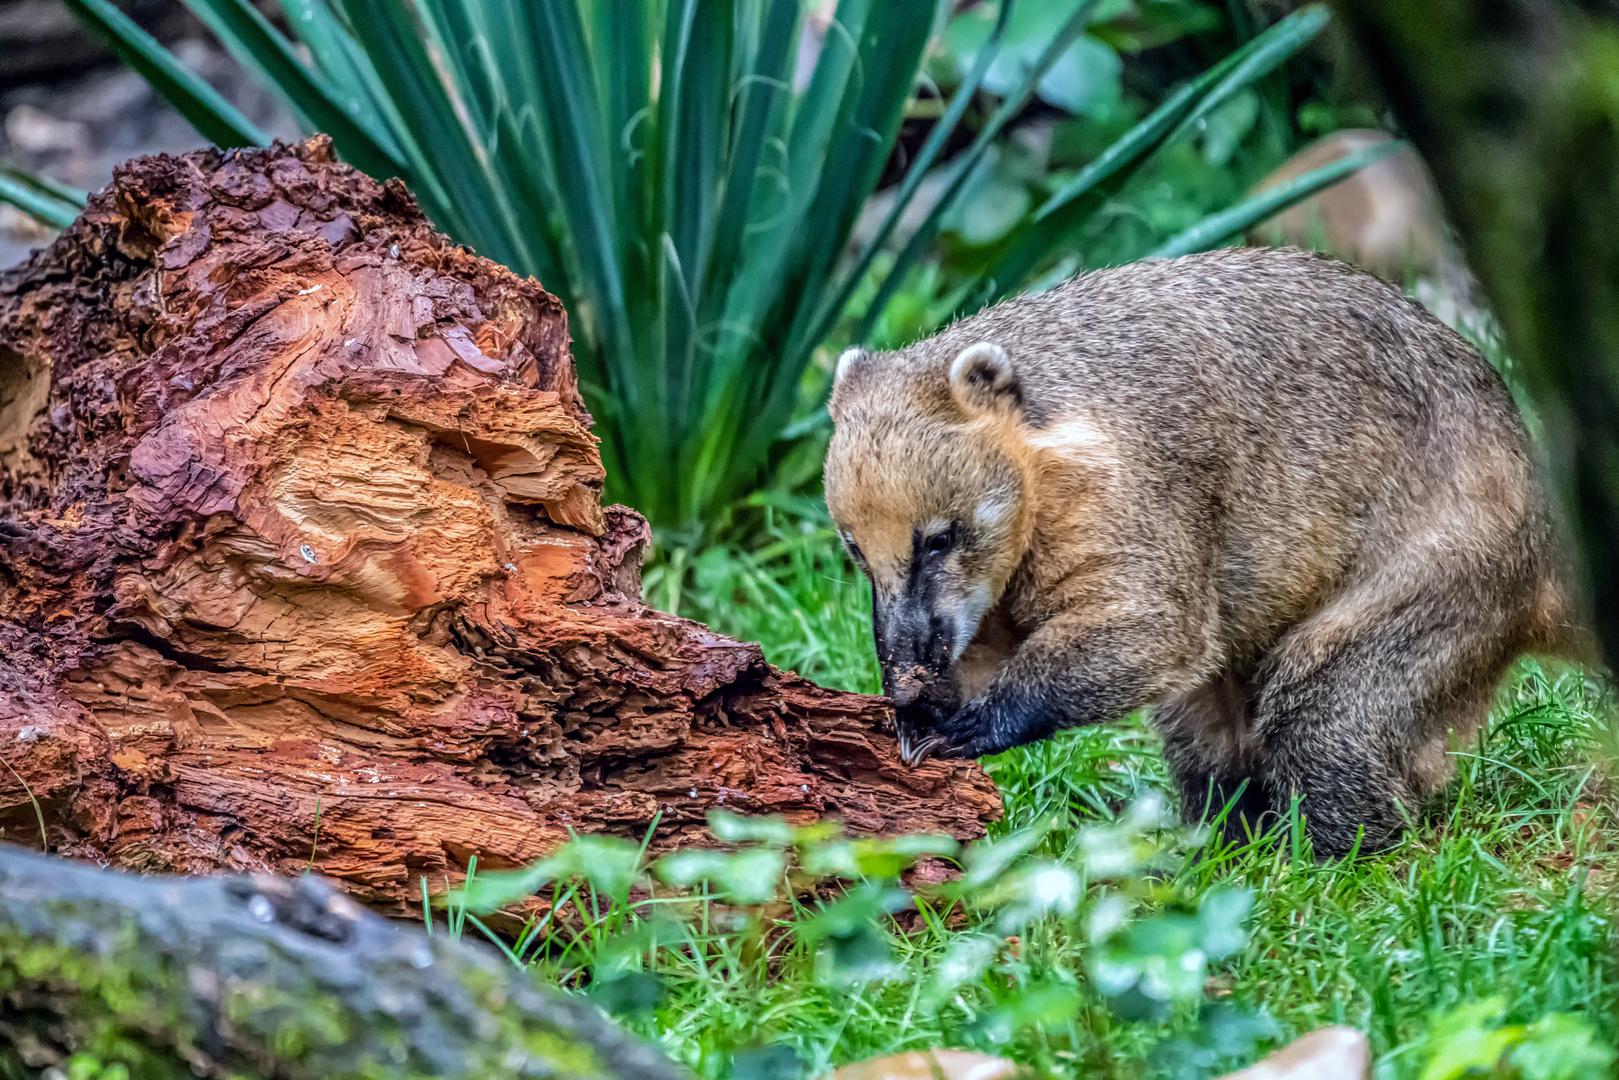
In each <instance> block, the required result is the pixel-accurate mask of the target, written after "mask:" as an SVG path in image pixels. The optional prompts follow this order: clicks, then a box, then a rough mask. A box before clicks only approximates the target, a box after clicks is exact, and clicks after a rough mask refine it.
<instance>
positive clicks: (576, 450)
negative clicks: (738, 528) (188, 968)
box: [0, 138, 1000, 914]
mask: <svg viewBox="0 0 1619 1080" xmlns="http://www.w3.org/2000/svg"><path fill="white" fill-rule="evenodd" d="M602 478H603V473H602V467H601V463H600V460H599V458H598V456H597V453H596V449H595V440H594V438H593V437H592V436H591V434H590V417H589V415H588V413H587V412H586V411H585V407H584V404H583V403H582V401H581V399H580V396H579V392H578V388H577V386H576V383H575V377H574V371H573V367H572V364H571V361H570V359H569V354H568V331H567V324H566V320H565V318H564V314H563V311H562V309H561V307H560V305H559V304H558V302H557V301H556V299H555V298H553V297H552V296H550V295H548V294H547V293H545V292H544V291H543V290H542V289H541V288H540V287H539V285H538V284H537V283H535V282H533V281H532V280H524V279H520V278H518V277H517V276H516V275H514V274H512V273H510V272H509V271H507V270H505V269H503V268H502V267H499V266H497V265H495V264H493V263H491V262H489V261H487V260H484V259H480V258H478V257H476V256H475V255H473V254H472V253H470V252H469V251H467V250H465V249H463V248H460V247H457V246H455V245H454V244H452V243H450V242H449V241H448V240H446V239H445V238H444V237H442V236H440V235H438V234H437V233H435V232H434V231H433V230H432V228H431V227H430V226H429V225H428V223H427V222H426V221H425V220H424V219H423V218H422V216H421V214H420V213H419V212H418V210H417V209H416V206H415V204H414V203H413V201H412V200H411V199H410V197H409V195H408V194H407V193H406V191H405V190H404V189H403V187H401V186H400V185H399V184H398V183H397V182H392V181H390V182H389V183H388V184H386V185H379V184H377V183H375V182H373V181H372V180H370V179H369V178H367V177H365V176H364V175H362V174H360V173H357V172H355V171H353V170H351V169H349V168H347V167H346V166H342V165H339V164H337V163H336V162H335V161H334V160H333V158H332V156H331V153H330V150H329V146H328V144H327V143H326V142H325V141H324V140H322V139H319V138H317V139H314V140H310V141H309V142H307V143H304V144H302V145H299V146H296V147H276V148H273V149H271V150H254V151H240V152H230V153H220V152H217V151H208V152H199V153H195V154H190V155H187V156H184V157H155V158H146V159H140V160H136V161H132V162H130V163H128V164H126V165H124V166H123V167H121V168H120V169H119V170H118V171H117V173H116V175H115V179H114V181H113V183H112V185H111V186H110V187H109V188H108V189H107V190H106V191H103V192H102V193H100V194H98V195H96V196H95V197H94V198H93V199H92V200H91V203H90V206H89V208H88V210H87V211H86V212H85V214H84V215H83V217H81V218H80V220H79V221H78V222H77V223H75V224H74V225H73V226H72V227H71V228H69V229H68V230H67V231H66V232H64V233H63V234H62V236H61V237H60V238H59V239H58V240H57V242H56V243H55V244H54V245H53V246H52V247H50V248H48V249H45V250H43V251H41V252H38V253H36V254H35V256H34V257H33V258H32V259H31V260H30V261H29V262H27V263H25V264H23V265H22V266H20V267H18V268H16V269H14V270H12V271H8V272H6V273H5V274H4V275H3V276H0V761H3V763H4V764H5V766H6V768H5V769H0V838H3V839H6V840H9V841H11V842H13V843H22V844H34V845H38V844H39V843H40V842H41V838H40V825H39V823H38V822H37V820H36V808H37V809H38V810H39V811H40V812H41V813H42V814H43V816H44V830H45V833H46V839H47V840H48V845H49V848H50V850H52V851H54V852H56V853H59V854H63V855H69V856H76V857H81V858H86V859H93V860H99V861H103V862H106V863H109V864H111V865H114V866H118V867H122V868H127V869H134V870H144V871H168V872H179V873H211V872H217V871H227V870H236V871H268V872H281V873H288V874H291V873H297V872H301V871H302V870H303V869H304V868H305V866H306V865H308V864H309V863H310V861H311V857H313V865H314V868H315V869H316V870H317V871H319V872H320V873H321V874H323V875H325V876H327V877H328V878H330V879H331V880H332V881H334V882H335V883H337V884H339V885H340V887H341V888H343V889H345V890H347V891H348V892H349V893H350V894H351V895H353V896H355V897H356V898H357V899H359V900H361V901H363V902H365V903H368V904H371V905H374V906H376V907H378V908H379V909H380V910H382V911H385V912H390V913H394V914H404V913H407V912H409V911H411V910H413V909H412V901H418V902H419V898H420V895H421V892H420V890H421V879H422V878H423V877H424V876H425V877H426V878H427V879H428V881H429V882H430V883H431V885H432V887H433V890H434V891H438V890H440V889H441V888H442V887H443V885H444V882H445V881H446V880H448V881H450V882H452V883H453V882H454V881H456V880H458V879H459V878H460V877H461V876H462V874H463V872H464V870H465V868H466V866H467V864H468V862H469V860H471V859H472V858H473V857H474V856H476V857H477V860H478V866H479V867H480V868H503V867H513V866H517V865H521V864H524V863H527V862H529V861H531V860H533V859H535V858H537V857H539V856H541V855H543V854H545V853H546V852H548V851H550V850H552V849H553V848H554V847H555V846H556V845H557V844H559V843H560V842H562V841H563V840H564V839H565V838H566V837H567V835H568V833H569V831H570V830H580V831H602V832H609V833H616V834H620V835H624V836H628V837H634V838H637V839H639V838H640V837H642V836H643V835H645V834H646V832H647V830H649V829H650V828H651V827H652V826H653V823H654V821H656V822H657V827H656V830H655V834H654V835H653V837H652V840H651V850H652V851H653V852H654V853H656V852H658V851H662V850H667V849H669V848H671V847H674V846H679V845H684V844H701V843H708V842H711V838H710V837H709V836H708V834H707V832H706V825H705V824H704V823H705V820H706V816H707V814H708V812H709V810H710V809H712V808H713V807H716V806H722V805H723V806H725V807H727V808H732V809H735V810H737V811H739V812H742V813H767V812H768V813H780V814H783V815H785V816H786V817H787V818H788V819H789V820H791V821H795V822H803V821H808V820H811V819H817V818H823V817H836V818H839V819H841V820H842V821H843V822H844V824H845V825H846V827H848V828H849V829H850V830H851V831H854V832H860V833H904V832H943V833H949V834H951V835H954V836H956V837H958V838H967V837H972V836H975V835H979V834H981V832H982V830H983V825H982V822H983V821H984V820H985V819H988V818H991V817H993V816H994V815H995V814H996V813H998V811H999V806H1000V804H999V800H998V798H997V796H996V794H995V791H994V787H993V785H992V784H991V783H990V782H989V780H988V778H987V777H986V776H985V775H984V773H983V772H982V771H981V770H980V769H979V768H978V766H977V765H976V764H971V763H961V762H943V763H941V762H933V763H929V764H928V765H927V766H925V767H923V768H921V769H914V770H913V769H909V768H907V767H905V766H904V765H903V764H902V763H901V762H900V760H899V757H898V754H897V748H896V746H895V744H894V742H893V740H892V738H891V737H890V735H889V727H890V717H889V712H888V708H887V706H886V705H885V704H884V702H883V701H882V699H879V698H872V697H865V696H860V695H855V694H848V693H841V692H834V691H829V690H825V689H822V688H819V687H816V686H814V685H813V684H811V683H809V682H807V681H805V680H804V679H801V678H798V677H796V676H794V675H792V674H790V673H784V672H780V671H777V670H774V669H772V668H770V667H769V666H768V665H766V664H765V662H764V660H763V658H762V656H761V653H760V651H759V649H758V647H757V646H755V645H749V644H743V643H740V642H736V641H732V640H729V639H727V638H725V637H722V636H720V635H719V634H716V633H713V632H712V631H710V630H708V629H707V628H706V627H704V626H701V625H699V624H697V623H693V622H690V621H688V620H685V619H680V618H676V617H673V616H670V615H665V614H662V613H659V612H657V611H653V610H651V609H649V608H648V607H646V606H645V605H644V604H643V603H642V602H641V600H640V598H639V574H640V571H639V567H640V560H641V558H642V555H643V553H644V551H645V548H646V545H647V543H648V539H649V532H648V529H647V526H646V523H645V522H644V521H643V520H642V519H641V518H640V517H639V516H638V515H636V514H635V513H634V512H632V511H630V510H627V509H624V508H622V507H608V508H605V509H604V508H603V507H602V506H601V502H600V491H601V484H602Z"/></svg>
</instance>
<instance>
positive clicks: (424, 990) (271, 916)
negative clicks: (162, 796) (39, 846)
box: [0, 846, 682, 1080]
mask: <svg viewBox="0 0 1619 1080" xmlns="http://www.w3.org/2000/svg"><path fill="white" fill-rule="evenodd" d="M74 1054H85V1055H88V1056H90V1057H92V1058H94V1059H96V1060H98V1061H99V1062H101V1063H102V1064H103V1065H110V1064H114V1063H118V1064H123V1065H124V1066H125V1067H127V1068H128V1069H129V1070H130V1074H131V1076H132V1077H134V1078H135V1080H146V1078H153V1080H156V1078H166V1077H173V1076H231V1077H242V1078H244V1080H245V1078H252V1077H288V1078H293V1077H323V1078H325V1077H330V1078H336V1077H348V1076H354V1077H359V1076H384V1075H386V1076H433V1077H446V1078H453V1077H465V1078H467V1080H473V1078H478V1080H482V1078H485V1077H523V1076H533V1077H552V1078H557V1080H563V1078H567V1080H675V1078H677V1077H679V1076H680V1075H682V1074H681V1073H680V1071H679V1070H677V1069H676V1068H674V1066H672V1065H671V1064H669V1062H668V1061H667V1060H666V1059H665V1058H664V1057H663V1056H662V1055H661V1054H660V1053H658V1052H657V1051H656V1050H654V1049H652V1048H651V1047H650V1046H647V1045H646V1044H644V1043H641V1042H638V1041H637V1040H635V1039H633V1038H631V1037H630V1036H628V1035H626V1034H624V1033H623V1032H622V1031H620V1030H619V1029H618V1028H616V1027H614V1026H613V1024H611V1023H610V1022H608V1021H607V1019H606V1018H605V1017H603V1016H602V1015H601V1014H600V1013H599V1012H598V1011H597V1010H596V1009H594V1008H593V1007H592V1006H590V1005H589V1004H587V1003H585V1002H583V1001H579V1000H577V999H574V998H570V997H567V996H566V995H563V994H560V993H557V992H555V991H551V990H546V989H544V988H542V987H540V986H538V985H537V984H535V983H534V981H533V980H532V979H530V978H529V977H528V976H527V975H526V974H524V973H522V972H519V971H517V970H516V969H514V968H512V967H511V966H510V965H509V964H508V963H507V962H506V961H505V960H503V959H501V958H499V957H498V956H496V955H495V954H494V953H493V952H492V951H486V950H482V949H475V948H472V947H469V946H465V945H461V944H458V943H456V942H454V941H451V940H450V939H448V938H446V937H445V936H444V935H442V934H441V935H438V936H437V937H433V938H429V937H428V936H427V935H426V934H424V933H422V932H421V931H419V930H413V929H409V928H406V927H401V926H399V925H398V924H396V923H391V922H389V921H388V920H386V919H383V918H381V917H380V916H377V915H373V914H371V913H370V912H368V911H366V910H364V909H363V908H360V907H359V906H357V905H356V904H354V903H353V902H351V901H350V900H348V899H347V898H346V897H344V896H342V895H341V894H339V893H336V892H334V891H333V890H332V889H331V888H329V887H328V886H327V885H326V884H325V883H323V882H321V881H319V880H318V879H315V878H304V879H302V880H298V881H289V880H286V879H284V878H274V877H251V878H249V877H230V878H215V879H211V880H191V881H176V880H174V879H172V878H140V877H133V876H131V875H127V874H119V873H108V872H105V871H97V870H92V869H90V868H89V867H84V866H78V865H75V864H73V863H70V862H64V861H62V860H60V859H50V858H45V857H42V856H38V855H31V854H25V853H23V852H21V851H19V850H18V849H16V848H8V847H4V846H0V1075H4V1076H21V1075H34V1070H40V1069H44V1068H47V1067H50V1066H65V1065H66V1062H67V1059H68V1058H69V1057H70V1056H72V1055H74Z"/></svg>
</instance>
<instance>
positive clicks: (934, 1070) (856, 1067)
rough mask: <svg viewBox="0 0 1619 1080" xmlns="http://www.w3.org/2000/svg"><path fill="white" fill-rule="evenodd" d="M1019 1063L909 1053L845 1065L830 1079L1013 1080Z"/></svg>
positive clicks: (956, 1053) (955, 1053)
mask: <svg viewBox="0 0 1619 1080" xmlns="http://www.w3.org/2000/svg"><path fill="white" fill-rule="evenodd" d="M1018 1075H1019V1073H1018V1067H1017V1065H1016V1063H1014V1062H1011V1061H1007V1060H1006V1059H1005V1058H995V1057H990V1056H989V1055H988V1054H974V1053H972V1052H970V1051H967V1050H909V1051H907V1052H905V1053H903V1054H890V1055H889V1056H888V1057H880V1058H872V1059H870V1060H869V1061H857V1062H855V1063H854V1064H853V1065H845V1066H844V1067H843V1068H841V1069H839V1070H838V1071H837V1072H835V1073H833V1074H832V1075H831V1077H829V1078H828V1080H1012V1078H1013V1077H1015V1076H1018Z"/></svg>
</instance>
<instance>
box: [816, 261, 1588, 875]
mask: <svg viewBox="0 0 1619 1080" xmlns="http://www.w3.org/2000/svg"><path fill="white" fill-rule="evenodd" d="M830 411H831V415H832V419H833V421H834V425H835V427H834V431H833V435H832V440H831V445H830V449H829V452H828V455H827V461H826V472H825V484H826V501H827V505H828V507H829V508H830V510H831V512H832V516H833V518H834V520H835V522H836V524H837V526H838V529H839V532H840V533H841V535H842V537H843V540H844V543H845V544H846V545H847V547H848V550H849V553H850V555H851V556H852V557H853V558H854V560H855V561H856V562H857V563H858V564H859V566H860V567H861V569H862V570H863V571H864V572H865V573H866V574H867V575H868V576H869V577H870V579H871V583H872V593H873V606H874V624H875V626H874V629H875V637H876V646H877V653H878V658H879V660H880V661H881V664H882V670H883V686H884V691H885V692H886V693H887V694H888V695H889V696H890V697H892V699H893V701H894V703H895V705H896V706H897V707H898V719H897V726H898V728H899V735H900V739H901V744H902V751H903V753H904V754H905V757H906V760H907V761H908V762H910V763H912V764H915V763H917V762H919V761H921V760H922V759H925V758H926V757H927V756H928V755H929V754H936V755H940V756H978V755H983V754H992V753H996V752H998V751H1001V750H1005V749H1007V748H1008V747H1012V746H1017V745H1020V744H1022V743H1027V742H1031V741H1034V740H1036V739H1042V738H1046V737H1048V736H1050V735H1051V734H1053V733H1054V732H1056V731H1058V730H1060V729H1063V728H1069V727H1074V726H1077V725H1082V724H1094V723H1099V722H1103V721H1107V720H1111V719H1114V718H1116V717H1119V716H1121V715H1124V714H1126V713H1128V712H1130V711H1131V710H1134V709H1136V708H1138V707H1141V706H1145V705H1150V706H1152V716H1153V718H1154V720H1155V723H1156V726H1157V727H1158V729H1159V730H1160V732H1161V733H1162V736H1163V743H1164V753H1165V756H1166V758H1167V761H1168V764H1169V766H1170V770H1171V772H1172V774H1173V776H1174V778H1175V781H1176V783H1177V786H1178V787H1179V789H1180V794H1181V801H1182V806H1183V809H1184V811H1185V813H1186V815H1187V816H1188V817H1189V818H1192V819H1194V820H1195V819H1198V818H1200V817H1201V816H1202V815H1203V814H1205V813H1207V812H1209V811H1210V810H1211V809H1213V810H1215V811H1218V810H1219V809H1220V808H1221V807H1223V806H1225V805H1226V804H1227V803H1228V802H1230V801H1232V800H1235V809H1236V813H1237V815H1241V816H1243V817H1245V818H1246V819H1247V820H1248V821H1249V822H1250V824H1255V823H1258V822H1257V821H1256V819H1262V818H1263V817H1264V815H1265V813H1266V812H1267V811H1274V812H1285V811H1286V810H1287V809H1288V808H1289V806H1290V803H1291V800H1292V798H1293V796H1295V795H1298V796H1301V797H1302V803H1301V808H1302V811H1303V813H1304V814H1305V815H1306V821H1307V825H1306V830H1307V834H1308V835H1309V836H1310V838H1311V840H1312V842H1313V845H1314V848H1315V851H1316V853H1317V854H1318V855H1321V856H1329V855H1335V854H1340V853H1344V852H1347V851H1350V850H1351V849H1354V848H1356V846H1357V845H1358V846H1359V849H1360V850H1372V849H1374V848H1376V847H1379V846H1384V845H1386V844H1388V843H1390V842H1392V840H1394V839H1395V838H1397V837H1398V835H1399V834H1400V831H1401V827H1402V824H1403V821H1404V818H1405V815H1406V814H1407V813H1409V812H1413V811H1415V810H1416V809H1417V807H1418V805H1419V804H1420V802H1421V800H1422V799H1423V798H1424V797H1425V796H1427V795H1428V794H1430V793H1432V792H1433V791H1435V790H1436V789H1437V788H1438V787H1440V786H1441V785H1442V784H1443V783H1444V781H1445V779H1446V777H1447V775H1448V753H1447V751H1448V746H1449V735H1448V733H1449V732H1450V731H1451V730H1455V731H1457V732H1459V733H1462V734H1463V735H1465V734H1466V733H1467V732H1468V731H1469V730H1471V729H1472V728H1473V727H1474V726H1475V725H1476V724H1477V723H1478V722H1479V721H1480V720H1481V719H1482V717H1483V716H1484V715H1485V713H1486V711H1487V710H1488V708H1489V705H1490V703H1491V700H1492V697H1493V695H1494V692H1495V690H1496V688H1497V685H1498V683H1499V682H1500V680H1501V678H1502V676H1503V673H1504V672H1505V670H1506V668H1507V666H1508V665H1509V664H1510V663H1511V662H1512V661H1513V660H1514V659H1515V658H1516V657H1517V656H1519V655H1520V654H1522V653H1524V652H1525V651H1529V650H1536V649H1543V648H1552V647H1554V646H1556V645H1557V644H1558V643H1559V642H1560V641H1561V640H1562V639H1563V637H1564V633H1565V628H1566V625H1567V621H1568V617H1569V616H1568V613H1567V610H1568V603H1567V597H1566V593H1565V590H1564V587H1563V585H1562V584H1561V580H1560V579H1561V573H1560V569H1559V568H1560V566H1561V560H1560V557H1559V555H1558V553H1557V545H1556V544H1555V542H1554V533H1555V529H1554V527H1553V523H1552V520H1551V516H1550V514H1549V512H1548V509H1547V504H1546V500H1545V497H1544V495H1543V491H1542V486H1541V482H1540V480H1539V478H1538V476H1537V470H1536V466H1535V462H1534V459H1533V454H1532V450H1531V447H1530V442H1529V438H1528V435H1527V434H1526V432H1525V428H1524V425H1523V422H1522V420H1521V419H1520V417H1519V415H1518V413H1517V411H1516V409H1515V408H1514V406H1513V403H1512V399H1511V397H1510V396H1509V394H1508V391H1507V388H1506V387H1505V385H1504V384H1503V383H1502V380H1501V378H1500V377H1499V376H1498V375H1497V374H1496V372H1495V371H1494V370H1493V369H1492V368H1491V367H1490V366H1489V364H1487V363H1486V362H1485V361H1484V359H1483V358H1482V357H1481V356H1480V355H1479V353H1478V352H1477V351H1476V350H1475V349H1473V348H1472V346H1470V345H1469V344H1468V343H1467V342H1466V341H1464V340H1463V339H1462V338H1461V337H1459V336H1458V335H1457V334H1455V333H1454V332H1452V331H1451V330H1450V329H1449V328H1447V327H1446V326H1445V325H1444V324H1442V323H1440V322H1439V321H1438V320H1437V319H1435V318H1434V317H1433V316H1432V315H1430V314H1429V313H1428V312H1427V311H1426V310H1425V309H1424V308H1423V307H1421V305H1419V304H1418V303H1417V302H1416V301H1414V300H1411V299H1409V298H1407V297H1406V296H1405V295H1404V294H1402V293H1401V292H1400V291H1398V290H1397V289H1395V288H1393V287H1392V286H1390V285H1388V284H1386V283H1384V282H1382V281H1380V280H1378V279H1377V278H1375V277H1372V276H1371V275H1369V274H1365V273H1362V272H1360V271H1358V270H1355V269H1353V268H1351V267H1349V266H1346V265H1344V264H1342V263H1339V262H1336V261H1334V260H1332V259H1329V258H1326V257H1324V256H1320V255H1316V254H1313V253H1309V252H1304V251H1299V250H1291V249H1280V250H1278V249H1243V248H1237V249H1228V250H1223V251H1216V252H1211V253H1208V254H1202V255H1191V256H1186V257H1184V258H1178V259H1170V260H1163V259H1158V260H1148V261H1145V262H1140V263H1136V264H1133V265H1129V266H1124V267H1120V268H1118V269H1112V270H1101V271H1097V272H1093V273H1089V274H1086V275H1084V276H1081V277H1079V278H1077V279H1075V280H1073V281H1070V282H1068V283H1067V284H1064V285H1062V286H1059V287H1057V288H1055V289H1052V290H1051V291H1049V292H1045V293H1041V294H1038V295H1029V296H1022V297H1018V298H1016V299H1013V300H1009V301H1006V302H1004V303H1002V304H999V305H997V306H995V307H992V308H990V309H988V310H986V311H984V312H982V313H980V314H978V315H975V316H972V317H970V318H967V319H964V320H962V321H960V322H958V323H956V324H954V325H953V326H950V327H949V328H948V329H946V330H944V331H943V332H941V333H939V334H938V335H937V336H935V337H932V338H929V339H927V340H925V341H922V342H919V343H917V344H915V345H912V346H910V347H908V348H904V349H900V350H898V351H895V352H889V353H867V352H864V351H861V350H858V349H854V350H850V351H849V352H846V353H845V354H844V355H843V356H842V357H841V358H840V359H839V361H838V365H837V372H836V376H835V379H834V386H833V390H832V397H831V404H830ZM1362 830H1364V831H1363V832H1362Z"/></svg>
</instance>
